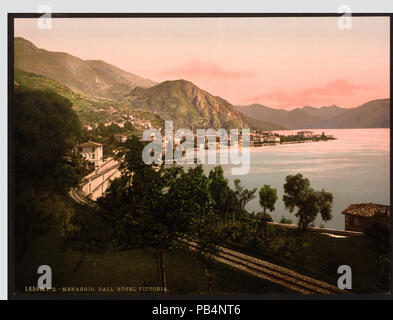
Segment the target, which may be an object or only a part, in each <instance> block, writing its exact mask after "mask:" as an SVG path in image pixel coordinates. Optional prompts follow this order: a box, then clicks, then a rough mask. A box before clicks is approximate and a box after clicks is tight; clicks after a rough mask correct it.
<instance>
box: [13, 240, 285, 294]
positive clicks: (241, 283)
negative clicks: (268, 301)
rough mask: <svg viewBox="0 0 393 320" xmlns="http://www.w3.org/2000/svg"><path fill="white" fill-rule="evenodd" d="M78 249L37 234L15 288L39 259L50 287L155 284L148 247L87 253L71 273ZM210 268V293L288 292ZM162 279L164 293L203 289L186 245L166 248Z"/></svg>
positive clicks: (32, 278)
mask: <svg viewBox="0 0 393 320" xmlns="http://www.w3.org/2000/svg"><path fill="white" fill-rule="evenodd" d="M49 240H50V241H49ZM80 255H81V253H80V252H78V251H73V250H66V251H64V250H63V249H62V248H61V245H60V240H59V238H58V237H56V235H47V236H45V237H42V238H41V239H39V240H38V241H37V242H36V243H34V245H33V246H32V247H31V249H30V251H29V252H28V253H27V255H26V256H25V257H24V259H23V262H22V264H21V265H22V266H21V267H19V268H17V270H16V279H17V288H18V289H19V290H18V293H24V292H23V291H24V287H25V286H29V285H32V286H34V285H36V281H37V268H38V266H39V265H41V264H47V265H49V266H51V268H52V273H53V286H54V287H62V286H75V287H81V286H93V287H96V288H98V287H99V286H101V287H109V286H111V287H112V286H113V287H117V286H119V287H121V286H129V287H140V286H145V287H160V280H159V275H158V272H157V261H156V258H155V256H154V255H153V251H151V250H141V249H138V250H129V251H123V252H115V251H108V252H107V253H105V254H88V255H87V256H86V258H85V259H84V261H83V263H82V264H81V266H80V268H79V270H78V271H77V272H76V273H75V274H74V273H73V272H74V269H75V266H76V265H77V263H78V261H79V258H80ZM212 274H213V278H214V283H213V288H214V292H215V293H222V294H231V293H248V294H261V293H269V294H283V293H292V292H291V291H290V290H288V289H286V288H282V287H279V286H277V285H275V284H272V283H270V282H267V281H263V280H260V279H258V278H255V277H253V276H250V275H248V274H246V273H244V272H241V271H237V270H235V269H232V268H230V267H228V266H226V265H223V264H220V263H217V264H216V265H215V268H214V270H213V272H212ZM167 282H168V288H169V290H170V293H177V294H186V293H202V294H203V293H207V280H206V277H205V275H204V272H203V268H202V266H201V264H200V262H199V260H198V259H197V257H196V256H195V254H194V253H191V252H189V251H183V250H180V249H179V250H174V251H171V252H170V253H169V254H168V256H167ZM68 294H71V293H68Z"/></svg>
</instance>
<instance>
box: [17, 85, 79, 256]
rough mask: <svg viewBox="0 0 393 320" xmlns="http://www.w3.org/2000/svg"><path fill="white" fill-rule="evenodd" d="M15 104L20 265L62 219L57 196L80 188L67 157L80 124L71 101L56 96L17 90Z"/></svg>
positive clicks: (18, 253)
mask: <svg viewBox="0 0 393 320" xmlns="http://www.w3.org/2000/svg"><path fill="white" fill-rule="evenodd" d="M14 99H15V106H14V107H15V108H14V116H15V153H14V155H15V161H14V166H15V167H14V174H15V236H16V239H15V240H16V251H17V253H16V258H17V261H20V260H21V259H22V258H23V256H24V254H25V252H26V251H27V249H28V247H29V246H30V245H31V244H32V243H33V241H34V240H35V239H36V237H37V236H38V235H40V234H43V233H46V232H47V231H48V230H49V229H51V228H53V224H54V223H56V222H57V219H56V216H58V215H61V214H62V213H61V212H60V210H62V208H63V206H62V205H60V204H59V203H57V201H61V199H60V198H59V197H58V196H57V195H62V196H64V195H65V194H66V192H68V190H69V189H70V188H71V187H72V186H75V185H76V184H77V183H78V174H77V172H76V170H75V168H74V167H73V164H72V163H69V162H68V161H67V159H66V154H67V152H69V151H70V150H71V149H72V147H73V146H74V145H75V143H76V141H77V140H78V139H79V138H80V137H81V124H80V122H79V119H78V117H77V115H76V113H75V112H74V111H73V110H72V104H71V102H70V101H69V100H67V99H66V98H64V97H62V96H60V95H58V94H56V93H55V92H52V91H41V90H26V89H20V88H16V89H15V96H14ZM57 204H59V205H57ZM63 214H64V213H63Z"/></svg>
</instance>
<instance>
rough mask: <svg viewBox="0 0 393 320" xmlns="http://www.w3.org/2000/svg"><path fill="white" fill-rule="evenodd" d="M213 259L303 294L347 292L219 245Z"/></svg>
mask: <svg viewBox="0 0 393 320" xmlns="http://www.w3.org/2000/svg"><path fill="white" fill-rule="evenodd" d="M182 241H183V242H186V243H187V244H188V245H189V247H190V249H191V250H194V251H196V250H197V249H198V246H197V244H196V243H195V242H191V241H186V240H182ZM214 259H215V260H217V261H219V262H221V263H225V264H228V265H230V266H232V267H234V268H236V269H239V270H242V271H245V272H247V273H249V274H252V275H254V276H256V277H258V278H261V279H265V280H268V281H271V282H274V283H276V284H278V285H281V286H284V287H287V288H289V289H291V290H293V291H295V292H299V293H303V294H348V293H349V292H348V291H345V290H341V289H339V288H338V287H335V286H333V285H331V284H329V283H326V282H323V281H320V280H316V279H313V278H311V277H308V276H305V275H302V274H300V273H297V272H295V271H292V270H290V269H287V268H284V267H281V266H278V265H275V264H273V263H270V262H267V261H264V260H261V259H257V258H254V257H251V256H248V255H245V254H242V253H239V252H236V251H233V250H230V249H227V248H223V247H219V248H218V253H217V254H216V255H215V256H214Z"/></svg>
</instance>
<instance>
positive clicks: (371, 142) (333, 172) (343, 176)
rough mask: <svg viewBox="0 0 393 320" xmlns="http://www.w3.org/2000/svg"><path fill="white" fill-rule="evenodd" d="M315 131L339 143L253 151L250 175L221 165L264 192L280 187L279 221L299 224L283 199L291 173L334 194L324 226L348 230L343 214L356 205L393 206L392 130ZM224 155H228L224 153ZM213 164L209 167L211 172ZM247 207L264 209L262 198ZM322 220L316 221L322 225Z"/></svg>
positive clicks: (275, 215)
mask: <svg viewBox="0 0 393 320" xmlns="http://www.w3.org/2000/svg"><path fill="white" fill-rule="evenodd" d="M297 131H299V130H288V131H279V133H280V134H284V135H289V134H296V133H297ZM312 131H313V132H314V133H322V132H325V134H326V135H333V136H334V137H336V138H337V140H331V141H320V142H310V143H296V144H281V145H275V146H263V147H252V148H251V156H250V161H251V163H250V172H249V173H248V174H247V175H241V176H232V175H231V167H232V165H231V164H228V165H222V166H223V168H224V173H225V176H226V177H227V178H228V180H229V181H230V182H231V185H232V186H233V181H234V179H236V178H239V179H240V180H241V181H242V185H244V186H246V187H247V188H254V187H255V188H258V190H259V188H260V187H261V186H262V185H263V184H270V185H271V186H272V187H274V188H276V189H277V193H278V200H277V202H276V206H275V211H274V212H273V213H271V216H272V218H273V220H274V221H279V220H280V219H281V217H282V216H285V217H287V218H290V219H292V221H293V222H294V223H295V222H296V217H295V216H294V213H292V214H291V213H289V212H288V211H287V210H286V209H285V207H284V203H283V201H282V196H283V184H284V181H285V177H286V176H287V175H294V174H297V173H302V174H303V176H305V177H307V178H308V179H309V180H310V183H311V187H313V188H314V189H318V190H320V189H325V190H326V191H329V192H331V193H333V196H334V199H333V206H332V214H333V218H332V220H330V221H329V222H327V223H324V226H325V227H327V228H334V229H342V230H343V229H344V216H343V215H342V214H341V211H342V210H344V209H345V208H346V207H347V206H348V205H350V204H352V203H367V202H374V203H379V204H386V205H389V204H390V183H389V182H390V169H389V148H390V129H314V130H312ZM222 152H225V151H222ZM212 167H214V165H205V170H210V169H211V168H212ZM247 209H248V210H249V211H255V212H258V211H262V209H261V207H260V205H259V196H257V197H256V198H255V199H254V200H252V201H251V202H250V203H249V204H248V206H247ZM320 224H321V220H320V219H319V218H318V219H316V221H315V226H317V227H319V226H320Z"/></svg>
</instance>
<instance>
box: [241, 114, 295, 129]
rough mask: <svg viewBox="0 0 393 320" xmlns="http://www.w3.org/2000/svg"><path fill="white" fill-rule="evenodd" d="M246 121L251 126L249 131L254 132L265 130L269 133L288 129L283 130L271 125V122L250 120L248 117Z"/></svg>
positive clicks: (281, 127)
mask: <svg viewBox="0 0 393 320" xmlns="http://www.w3.org/2000/svg"><path fill="white" fill-rule="evenodd" d="M246 119H247V121H248V122H249V123H250V125H251V129H254V130H261V129H263V130H266V131H271V130H288V128H285V127H283V126H279V125H278V124H275V123H272V122H265V121H259V120H256V119H252V118H250V117H246Z"/></svg>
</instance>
